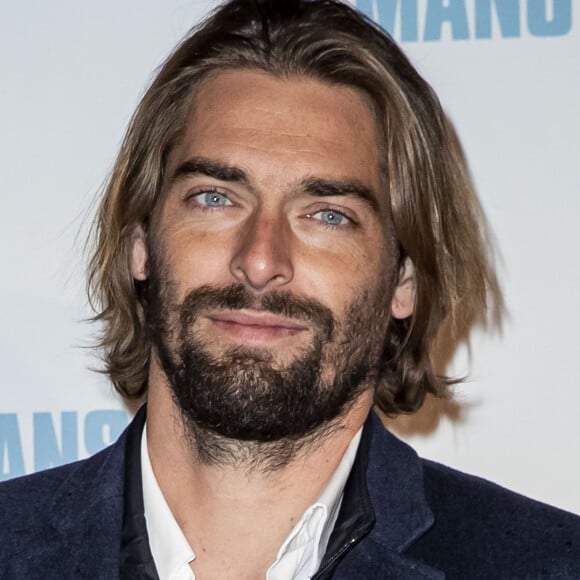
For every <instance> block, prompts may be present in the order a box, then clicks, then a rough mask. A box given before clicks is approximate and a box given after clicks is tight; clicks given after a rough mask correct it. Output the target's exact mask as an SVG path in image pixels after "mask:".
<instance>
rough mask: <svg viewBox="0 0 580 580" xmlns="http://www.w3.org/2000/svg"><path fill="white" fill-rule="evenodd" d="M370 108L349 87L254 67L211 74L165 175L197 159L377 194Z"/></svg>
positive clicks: (378, 184) (374, 136) (374, 129)
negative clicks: (361, 186) (353, 184)
mask: <svg viewBox="0 0 580 580" xmlns="http://www.w3.org/2000/svg"><path fill="white" fill-rule="evenodd" d="M377 143H378V136H377V127H376V122H375V116H374V112H373V109H372V107H371V105H370V102H369V99H367V98H366V97H365V96H364V95H363V94H362V93H361V92H359V91H357V90H356V89H354V88H350V87H346V86H340V85H330V84H328V83H325V82H322V81H320V80H316V79H312V78H307V77H289V78H280V77H276V76H273V75H270V74H268V73H264V72H261V71H256V70H235V71H225V72H220V73H217V74H214V75H212V76H210V77H208V78H206V79H205V80H204V81H202V83H201V85H200V86H199V87H198V89H197V91H196V94H195V99H194V102H193V106H192V107H191V114H190V117H189V119H188V121H187V127H186V130H185V133H184V136H183V138H182V139H181V141H180V142H179V143H178V145H177V146H176V147H175V149H174V151H173V152H172V154H171V155H170V157H169V163H168V165H169V167H168V169H169V173H171V172H172V169H175V167H176V166H177V165H179V164H180V163H182V162H183V161H185V160H186V159H187V158H188V157H194V156H204V157H209V158H211V159H216V160H219V161H223V162H226V163H228V164H232V165H236V166H240V167H242V168H244V169H248V170H249V171H248V172H249V173H250V174H251V173H253V172H256V173H257V174H259V175H260V177H266V176H268V174H269V177H273V176H278V177H282V176H281V175H280V167H281V166H283V167H284V176H283V177H285V178H286V179H287V180H290V179H292V178H293V177H296V178H299V177H300V178H302V177H304V174H312V175H314V176H317V177H318V176H319V177H332V178H348V179H356V180H359V181H363V182H365V185H367V186H369V187H372V188H373V189H375V190H377V191H378V190H379V189H380V187H381V180H380V176H379V152H378V147H377Z"/></svg>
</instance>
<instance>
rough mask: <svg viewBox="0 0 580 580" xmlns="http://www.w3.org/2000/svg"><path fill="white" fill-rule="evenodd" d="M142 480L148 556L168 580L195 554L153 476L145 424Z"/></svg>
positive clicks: (142, 442)
mask: <svg viewBox="0 0 580 580" xmlns="http://www.w3.org/2000/svg"><path fill="white" fill-rule="evenodd" d="M141 477H142V483H143V505H144V508H145V521H146V525H147V532H148V535H149V547H150V549H151V554H152V555H153V560H154V561H155V566H156V568H157V572H158V573H159V577H160V578H171V577H172V575H173V574H176V573H177V572H178V571H180V570H181V569H182V568H184V567H186V566H189V563H190V562H191V561H192V560H194V559H195V554H194V552H193V550H192V549H191V546H190V545H189V543H188V541H187V540H186V538H185V536H184V535H183V532H182V531H181V529H180V527H179V525H178V524H177V522H176V521H175V518H174V517H173V514H172V513H171V510H170V509H169V506H168V505H167V502H166V501H165V498H164V497H163V493H162V492H161V489H160V487H159V484H158V483H157V479H156V478H155V474H154V473H153V467H152V466H151V461H150V459H149V451H148V448H147V424H145V427H144V428H143V435H142V436H141Z"/></svg>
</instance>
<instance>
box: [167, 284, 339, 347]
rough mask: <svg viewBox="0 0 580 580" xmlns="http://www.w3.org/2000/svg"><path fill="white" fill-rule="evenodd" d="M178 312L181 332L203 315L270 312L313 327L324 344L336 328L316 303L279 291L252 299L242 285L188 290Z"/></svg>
mask: <svg viewBox="0 0 580 580" xmlns="http://www.w3.org/2000/svg"><path fill="white" fill-rule="evenodd" d="M178 308H179V317H180V324H181V328H182V329H186V328H190V326H191V324H192V323H193V322H194V321H195V319H196V318H197V316H198V315H199V313H200V312H202V311H207V310H242V309H249V310H256V311H262V312H270V313H272V314H280V315H282V316H286V317H287V318H296V319H298V320H302V321H304V322H307V323H309V324H311V325H312V326H314V327H315V328H316V330H317V334H318V335H319V336H320V337H321V338H322V339H323V340H329V339H330V337H331V336H332V333H333V332H334V326H335V321H334V316H333V315H332V312H331V310H330V309H329V308H327V307H326V306H324V305H323V304H321V303H320V302H318V301H317V300H314V299H312V298H301V297H297V296H294V295H292V294H290V293H289V292H279V291H272V292H269V293H268V294H264V295H263V296H254V295H253V294H252V293H251V292H250V291H249V290H248V289H247V288H246V287H245V286H243V285H242V284H233V285H231V286H225V287H215V286H208V285H206V286H200V287H199V288H195V289H194V290H190V291H189V292H188V293H187V295H186V296H185V298H184V299H183V302H182V303H181V304H180V305H179V307H178Z"/></svg>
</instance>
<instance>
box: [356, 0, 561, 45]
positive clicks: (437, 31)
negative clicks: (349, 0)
mask: <svg viewBox="0 0 580 580" xmlns="http://www.w3.org/2000/svg"><path fill="white" fill-rule="evenodd" d="M356 5H357V7H358V8H359V10H361V11H362V12H364V13H365V14H367V15H368V16H370V17H371V18H372V19H373V20H375V21H376V22H378V23H379V24H380V25H381V26H382V27H383V28H385V29H386V30H388V31H389V32H390V33H391V34H393V35H395V36H396V37H397V38H399V39H400V40H402V41H407V42H416V41H418V40H427V41H436V40H441V38H442V36H444V35H445V36H446V35H450V37H451V38H452V39H453V40H467V39H470V38H475V39H484V38H491V37H492V35H493V36H496V35H499V36H500V37H503V38H517V37H519V36H521V35H522V32H523V30H524V28H523V27H524V26H526V27H527V32H528V33H529V34H530V35H532V36H537V37H547V36H563V35H565V34H568V32H570V30H571V28H572V0H422V1H421V0H358V1H357V3H356ZM524 8H525V12H524Z"/></svg>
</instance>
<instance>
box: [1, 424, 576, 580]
mask: <svg viewBox="0 0 580 580" xmlns="http://www.w3.org/2000/svg"><path fill="white" fill-rule="evenodd" d="M370 423H371V425H370V428H371V430H372V438H371V442H370V448H369V455H368V466H367V469H366V474H365V475H366V486H367V487H368V498H369V499H370V504H371V505H372V510H373V511H374V517H375V523H374V525H373V526H372V528H371V529H370V531H369V532H368V533H367V534H366V535H365V536H364V538H363V539H362V540H360V541H359V542H358V543H357V544H355V545H354V546H353V547H352V548H351V549H350V550H348V551H347V552H346V554H345V555H344V557H343V558H342V559H341V560H340V563H339V564H338V567H336V569H335V570H334V574H333V575H332V578H333V579H334V580H379V579H380V580H384V579H390V578H393V579H410V580H413V579H415V580H419V579H424V580H425V579H433V580H435V579H443V578H447V579H448V580H451V579H461V580H478V579H481V580H483V579H485V580H496V579H499V580H525V579H530V580H540V579H552V580H556V579H558V580H563V579H567V580H580V518H578V517H577V516H574V515H572V514H569V513H566V512H563V511H560V510H557V509H555V508H552V507H549V506H546V505H544V504H540V503H538V502H534V501H532V500H529V499H527V498H524V497H522V496H520V495H517V494H515V493H512V492H510V491H507V490H505V489H502V488H500V487H498V486H496V485H494V484H492V483H489V482H487V481H484V480H482V479H479V478H476V477H473V476H470V475H466V474H463V473H460V472H458V471H455V470H453V469H449V468H447V467H444V466H442V465H439V464H437V463H433V462H431V461H426V460H423V459H420V458H419V457H417V455H416V453H415V452H414V451H413V450H412V449H411V448H410V447H409V446H407V445H406V444H404V443H403V442H401V441H399V440H398V439H397V438H396V437H395V436H393V435H391V434H390V433H389V432H388V431H386V430H385V429H384V427H383V426H382V424H381V422H380V420H379V419H378V417H376V416H375V415H374V414H372V416H371V419H370ZM125 443H126V434H124V435H123V436H122V437H121V438H120V439H119V441H117V443H115V444H114V445H113V446H111V447H109V448H107V449H105V450H104V451H101V452H100V453H98V454H97V455H95V456H93V457H91V458H89V459H87V460H84V461H79V462H76V463H73V464H70V465H66V466H63V467H59V468H56V469H52V470H50V471H46V472H41V473H37V474H34V475H31V476H26V477H23V478H19V479H15V480H11V481H8V482H5V483H3V484H1V485H0V579H1V580H14V579H22V580H73V579H74V580H85V579H86V580H101V579H102V580H113V579H116V578H119V567H120V545H121V529H122V524H123V522H122V520H123V494H124V455H125V453H124V449H125ZM289 580H290V579H289Z"/></svg>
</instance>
